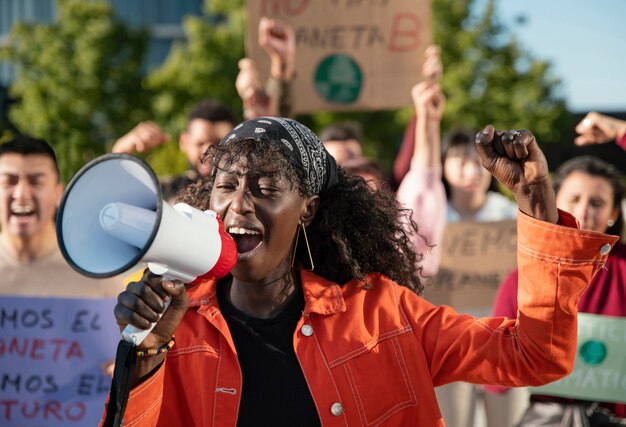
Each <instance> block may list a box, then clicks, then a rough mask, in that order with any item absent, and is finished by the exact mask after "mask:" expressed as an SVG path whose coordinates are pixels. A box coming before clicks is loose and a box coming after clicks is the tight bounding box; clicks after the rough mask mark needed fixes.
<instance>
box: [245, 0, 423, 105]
mask: <svg viewBox="0 0 626 427" xmlns="http://www.w3.org/2000/svg"><path fill="white" fill-rule="evenodd" d="M246 13H247V25H246V27H247V28H246V51H247V55H248V57H249V58H251V59H253V60H254V61H255V62H256V63H257V64H258V66H259V69H260V72H261V75H262V77H264V78H266V77H267V76H268V73H269V68H270V67H269V57H268V55H267V53H266V52H265V51H264V50H263V49H261V47H260V46H259V43H258V33H259V32H258V27H259V20H260V19H261V17H263V16H265V17H268V18H274V19H278V20H281V21H283V22H286V23H288V24H289V25H290V26H291V27H292V28H293V30H294V33H295V38H296V73H297V77H296V79H295V81H294V83H293V93H294V94H295V96H294V105H293V107H294V111H295V112H297V113H309V112H315V111H321V110H326V111H328V110H384V109H395V108H398V107H404V106H407V105H412V101H411V88H412V87H413V86H414V85H415V84H417V83H419V82H420V81H421V79H422V77H421V70H422V63H423V61H424V51H425V50H426V47H428V45H429V44H431V8H430V1H429V0H315V1H313V0H247V1H246Z"/></svg>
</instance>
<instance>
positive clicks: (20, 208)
mask: <svg viewBox="0 0 626 427" xmlns="http://www.w3.org/2000/svg"><path fill="white" fill-rule="evenodd" d="M34 214H35V208H34V206H32V205H17V204H15V203H14V204H12V205H11V215H12V216H15V217H29V216H31V215H34Z"/></svg>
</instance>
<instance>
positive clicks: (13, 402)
mask: <svg viewBox="0 0 626 427" xmlns="http://www.w3.org/2000/svg"><path fill="white" fill-rule="evenodd" d="M2 405H4V407H5V408H4V418H5V419H6V420H10V419H11V406H13V405H17V400H0V406H2Z"/></svg>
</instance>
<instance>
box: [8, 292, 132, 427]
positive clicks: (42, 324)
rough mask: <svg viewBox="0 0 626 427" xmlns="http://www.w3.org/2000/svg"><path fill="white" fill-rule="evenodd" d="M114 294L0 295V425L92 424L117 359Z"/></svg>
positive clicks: (97, 417) (101, 406)
mask: <svg viewBox="0 0 626 427" xmlns="http://www.w3.org/2000/svg"><path fill="white" fill-rule="evenodd" d="M114 306H115V299H113V298H111V299H106V300H102V299H62V298H58V299H57V298H25V297H1V298H0V425H1V426H3V427H41V426H46V427H71V426H96V425H98V422H99V420H100V418H101V417H102V412H103V410H104V403H105V400H106V397H107V394H108V392H109V387H110V385H111V378H110V377H108V376H106V375H104V374H103V372H102V367H101V366H102V364H103V363H105V362H108V361H112V360H114V359H115V352H116V348H117V343H118V342H119V339H120V332H119V328H118V327H117V325H116V323H115V318H114V317H113V307H114Z"/></svg>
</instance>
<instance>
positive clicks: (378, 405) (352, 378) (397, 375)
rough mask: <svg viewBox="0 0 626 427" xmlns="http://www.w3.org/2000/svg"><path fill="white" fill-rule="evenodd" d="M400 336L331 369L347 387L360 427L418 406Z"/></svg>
mask: <svg viewBox="0 0 626 427" xmlns="http://www.w3.org/2000/svg"><path fill="white" fill-rule="evenodd" d="M399 340H400V337H399V336H393V337H391V338H387V339H385V340H382V341H379V342H378V343H376V344H375V345H374V346H373V347H371V348H370V349H369V351H368V350H367V349H365V348H364V351H363V352H361V353H358V354H357V355H355V356H354V357H352V358H350V359H347V360H345V359H344V360H343V361H342V362H341V363H340V364H338V365H336V367H334V370H335V371H336V372H337V374H338V375H339V376H344V375H345V379H346V382H347V384H348V385H349V392H348V393H349V394H351V396H352V398H353V399H354V402H353V403H354V405H355V407H356V409H357V410H358V412H359V416H360V418H361V423H362V425H377V424H379V423H381V422H383V421H385V420H386V419H387V418H389V417H390V416H392V415H393V414H395V413H396V412H398V411H401V410H403V409H405V408H408V407H413V406H417V404H418V402H417V397H416V393H415V389H414V384H413V381H412V378H411V377H410V375H409V369H408V367H407V360H406V357H407V355H406V354H404V352H403V351H402V347H401V345H400V342H399Z"/></svg>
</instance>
